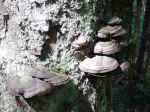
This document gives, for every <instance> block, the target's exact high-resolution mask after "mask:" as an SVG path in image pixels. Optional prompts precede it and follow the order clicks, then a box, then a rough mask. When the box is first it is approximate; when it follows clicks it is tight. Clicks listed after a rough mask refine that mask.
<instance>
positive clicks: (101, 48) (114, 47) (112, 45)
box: [94, 40, 120, 55]
mask: <svg viewBox="0 0 150 112" xmlns="http://www.w3.org/2000/svg"><path fill="white" fill-rule="evenodd" d="M119 51H120V46H119V44H118V43H117V42H116V41H115V40H112V41H108V42H102V41H99V42H97V43H96V44H95V46H94V53H96V54H99V53H100V54H106V55H110V54H114V53H117V52H119Z"/></svg>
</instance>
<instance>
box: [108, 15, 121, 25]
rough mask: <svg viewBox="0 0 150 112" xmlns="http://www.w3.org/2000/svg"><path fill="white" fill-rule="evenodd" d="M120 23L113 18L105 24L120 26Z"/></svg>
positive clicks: (117, 19) (119, 19)
mask: <svg viewBox="0 0 150 112" xmlns="http://www.w3.org/2000/svg"><path fill="white" fill-rule="evenodd" d="M121 22H122V19H121V18H119V17H117V16H114V17H112V18H111V19H110V20H109V21H108V22H107V24H108V25H117V24H120V23H121Z"/></svg>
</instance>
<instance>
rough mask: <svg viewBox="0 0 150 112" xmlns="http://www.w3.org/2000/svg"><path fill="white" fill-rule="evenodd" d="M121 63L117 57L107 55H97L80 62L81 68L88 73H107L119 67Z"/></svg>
mask: <svg viewBox="0 0 150 112" xmlns="http://www.w3.org/2000/svg"><path fill="white" fill-rule="evenodd" d="M118 66H119V63H118V62H117V60H116V59H114V58H111V57H107V56H95V57H93V58H86V59H85V60H83V61H82V62H81V63H80V64H79V68H80V70H81V71H83V72H88V73H95V74H98V73H107V72H111V71H113V70H115V69H116V68H118Z"/></svg>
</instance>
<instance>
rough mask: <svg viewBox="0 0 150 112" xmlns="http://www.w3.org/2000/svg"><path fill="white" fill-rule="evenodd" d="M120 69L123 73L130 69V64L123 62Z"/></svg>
mask: <svg viewBox="0 0 150 112" xmlns="http://www.w3.org/2000/svg"><path fill="white" fill-rule="evenodd" d="M120 68H121V70H122V71H123V72H127V71H128V70H129V68H130V63H129V62H128V61H125V62H123V63H121V64H120Z"/></svg>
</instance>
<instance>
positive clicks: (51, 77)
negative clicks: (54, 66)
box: [7, 66, 70, 105]
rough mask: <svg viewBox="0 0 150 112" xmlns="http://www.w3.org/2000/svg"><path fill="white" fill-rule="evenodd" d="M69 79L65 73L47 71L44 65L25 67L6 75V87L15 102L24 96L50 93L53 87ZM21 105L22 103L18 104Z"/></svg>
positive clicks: (29, 96)
mask: <svg viewBox="0 0 150 112" xmlns="http://www.w3.org/2000/svg"><path fill="white" fill-rule="evenodd" d="M69 81H70V78H69V77H68V76H67V75H63V74H58V73H53V72H49V71H47V70H46V69H45V68H44V67H28V66H27V67H25V69H24V70H23V71H21V70H19V71H18V72H16V73H15V75H14V74H11V76H10V77H8V80H7V83H8V89H9V91H10V93H11V94H12V95H14V96H15V98H16V102H21V101H20V99H19V96H20V95H23V96H24V98H31V97H33V96H41V95H45V94H47V93H50V92H51V91H52V90H53V88H54V87H56V86H60V85H64V84H66V83H68V82H69ZM19 105H22V104H19Z"/></svg>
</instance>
